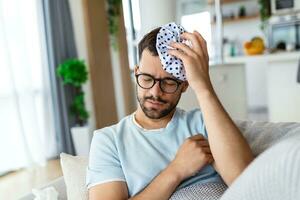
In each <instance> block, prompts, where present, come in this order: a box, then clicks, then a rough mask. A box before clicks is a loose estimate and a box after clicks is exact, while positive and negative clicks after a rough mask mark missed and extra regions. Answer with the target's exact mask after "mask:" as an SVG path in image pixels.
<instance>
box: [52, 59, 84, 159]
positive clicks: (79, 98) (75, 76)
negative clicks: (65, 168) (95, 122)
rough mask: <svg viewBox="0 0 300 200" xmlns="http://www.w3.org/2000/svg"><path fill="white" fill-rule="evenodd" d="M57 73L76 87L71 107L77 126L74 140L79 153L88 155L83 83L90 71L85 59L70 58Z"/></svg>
mask: <svg viewBox="0 0 300 200" xmlns="http://www.w3.org/2000/svg"><path fill="white" fill-rule="evenodd" d="M56 72H57V75H58V76H59V77H61V78H62V80H63V83H64V84H66V85H70V86H71V87H73V88H74V91H75V96H74V99H73V102H72V103H71V106H70V107H69V114H70V116H72V117H74V119H75V126H74V127H72V128H71V134H72V140H73V144H74V147H75V152H76V154H77V155H85V156H86V155H88V152H89V147H90V135H89V128H88V126H87V120H88V117H89V114H88V112H87V110H86V107H85V103H84V92H83V90H82V85H83V84H84V83H85V82H86V81H87V79H88V72H87V70H86V65H85V63H84V61H83V60H79V59H76V58H75V59H68V60H65V61H64V62H63V63H61V64H60V65H59V66H58V68H57V71H56Z"/></svg>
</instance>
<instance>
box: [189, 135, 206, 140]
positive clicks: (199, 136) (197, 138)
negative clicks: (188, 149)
mask: <svg viewBox="0 0 300 200" xmlns="http://www.w3.org/2000/svg"><path fill="white" fill-rule="evenodd" d="M189 138H190V139H195V140H203V139H204V140H206V138H205V137H204V136H203V135H202V134H197V135H193V136H191V137H189Z"/></svg>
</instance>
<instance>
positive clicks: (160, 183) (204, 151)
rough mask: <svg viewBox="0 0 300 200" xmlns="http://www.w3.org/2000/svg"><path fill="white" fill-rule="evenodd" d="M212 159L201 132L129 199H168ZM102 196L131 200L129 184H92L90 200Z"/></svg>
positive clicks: (95, 199) (98, 199)
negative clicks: (181, 184)
mask: <svg viewBox="0 0 300 200" xmlns="http://www.w3.org/2000/svg"><path fill="white" fill-rule="evenodd" d="M195 155H198V156H195ZM212 162H213V157H212V155H211V152H210V149H209V144H208V141H207V140H206V139H205V138H204V137H203V136H202V135H196V136H192V137H190V138H188V139H187V140H186V141H185V142H184V143H183V144H182V146H181V147H180V149H179V150H178V152H177V154H176V157H175V159H174V160H173V161H172V162H171V163H170V164H169V165H168V166H167V167H166V168H165V169H164V170H162V171H161V172H160V174H159V175H158V176H156V177H155V178H154V179H153V180H152V182H151V183H150V184H149V185H148V186H147V187H145V188H144V189H143V190H142V191H141V192H140V193H138V194H137V195H135V196H133V197H131V198H130V200H145V199H147V200H168V199H169V198H170V196H171V195H172V193H173V192H174V191H175V189H176V187H177V186H178V185H179V184H180V183H181V182H182V181H183V180H184V179H186V178H188V177H190V176H192V175H193V174H195V173H197V172H198V171H199V170H201V169H202V168H203V167H204V166H205V165H207V164H210V163H212ZM102 199H103V200H106V199H114V200H125V199H128V189H127V186H126V183H125V182H110V183H104V184H99V185H96V186H93V187H91V188H90V190H89V200H102Z"/></svg>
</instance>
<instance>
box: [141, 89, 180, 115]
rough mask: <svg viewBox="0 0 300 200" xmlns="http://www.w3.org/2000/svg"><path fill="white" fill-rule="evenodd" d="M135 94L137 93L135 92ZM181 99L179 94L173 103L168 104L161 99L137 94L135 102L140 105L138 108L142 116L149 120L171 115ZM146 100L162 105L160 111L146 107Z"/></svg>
mask: <svg viewBox="0 0 300 200" xmlns="http://www.w3.org/2000/svg"><path fill="white" fill-rule="evenodd" d="M136 92H137V91H136ZM180 97H181V93H180V94H179V95H178V96H177V98H176V100H175V101H174V102H169V101H166V100H164V99H162V98H161V97H159V96H158V97H154V96H153V95H150V96H142V97H141V96H139V95H138V92H137V100H138V102H139V104H140V107H141V109H142V111H143V112H144V114H145V115H146V116H147V117H148V118H150V119H161V118H163V117H165V116H167V115H168V114H169V113H171V112H172V111H173V110H174V109H175V108H176V106H177V104H178V102H179V99H180ZM147 100H152V101H156V102H159V103H161V104H162V107H163V108H161V109H157V108H153V107H147V106H146V105H145V104H146V102H147Z"/></svg>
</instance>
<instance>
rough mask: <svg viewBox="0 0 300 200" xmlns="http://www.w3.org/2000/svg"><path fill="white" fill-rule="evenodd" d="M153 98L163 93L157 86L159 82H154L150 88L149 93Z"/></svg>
mask: <svg viewBox="0 0 300 200" xmlns="http://www.w3.org/2000/svg"><path fill="white" fill-rule="evenodd" d="M149 92H150V93H151V94H152V95H153V96H154V97H157V96H160V95H162V93H163V91H161V89H160V86H159V81H156V82H155V84H154V85H153V87H152V88H150V91H149Z"/></svg>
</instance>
